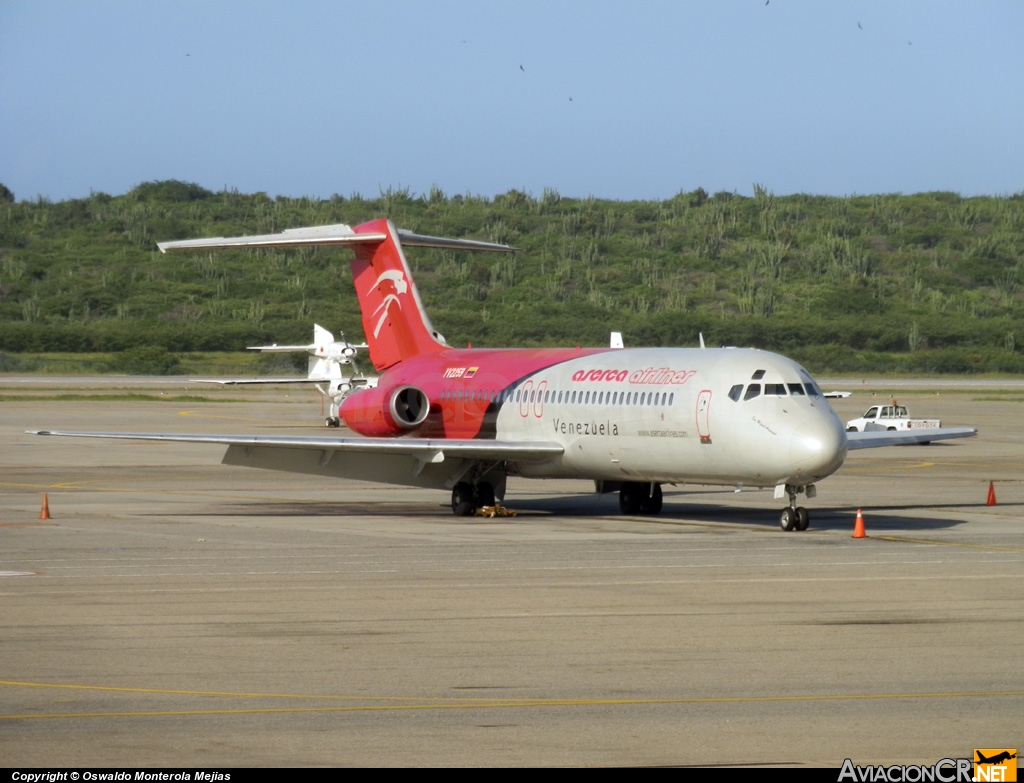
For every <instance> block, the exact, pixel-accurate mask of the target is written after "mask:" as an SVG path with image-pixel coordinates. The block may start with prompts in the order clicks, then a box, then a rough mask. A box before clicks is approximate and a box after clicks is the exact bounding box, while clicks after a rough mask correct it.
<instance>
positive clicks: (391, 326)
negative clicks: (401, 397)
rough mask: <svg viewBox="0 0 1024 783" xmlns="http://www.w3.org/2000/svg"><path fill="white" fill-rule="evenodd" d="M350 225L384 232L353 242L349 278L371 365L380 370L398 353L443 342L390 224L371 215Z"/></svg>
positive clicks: (401, 356) (361, 231) (364, 230)
mask: <svg viewBox="0 0 1024 783" xmlns="http://www.w3.org/2000/svg"><path fill="white" fill-rule="evenodd" d="M353 230H354V231H355V232H356V233H357V234H384V235H385V239H384V240H383V241H381V242H374V243H367V244H359V245H356V246H354V247H353V250H354V251H355V258H353V259H352V279H353V280H354V281H355V286H356V295H357V296H358V297H359V307H360V309H361V310H362V314H363V332H364V333H365V334H366V343H367V345H369V350H370V361H372V362H373V366H374V367H375V368H376V369H377V371H378V372H379V371H381V370H384V369H387V368H388V367H391V366H392V365H394V364H398V362H400V361H402V360H403V359H408V358H410V357H413V356H419V355H420V354H423V353H433V352H434V351H440V350H442V349H444V348H447V347H448V346H447V343H445V341H444V337H442V336H441V335H440V334H438V333H437V331H435V330H434V326H433V324H431V323H430V318H429V317H428V316H427V313H426V311H425V310H424V309H423V302H422V301H421V300H420V295H419V293H418V292H417V290H416V286H415V284H414V283H413V281H412V274H411V273H410V272H409V264H408V263H407V262H406V260H405V254H404V253H403V252H402V246H401V244H400V243H399V241H398V232H397V231H396V229H395V226H394V224H393V223H392V222H391V221H390V220H386V219H380V220H373V221H371V222H369V223H363V224H362V225H361V226H356V227H355V229H353Z"/></svg>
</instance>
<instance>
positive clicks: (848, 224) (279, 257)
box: [0, 181, 1024, 373]
mask: <svg viewBox="0 0 1024 783" xmlns="http://www.w3.org/2000/svg"><path fill="white" fill-rule="evenodd" d="M380 216H387V217H390V218H392V219H393V220H394V221H395V223H396V224H397V225H398V226H400V227H402V228H407V229H410V230H413V231H416V232H420V233H424V234H436V235H440V236H449V237H471V238H478V239H486V240H491V241H495V242H507V243H509V244H512V245H515V246H516V247H518V248H520V249H521V252H519V253H518V254H516V255H515V256H496V255H491V254H472V253H461V252H450V251H440V250H428V249H420V248H413V249H410V250H409V251H408V258H409V262H410V264H411V266H412V268H413V272H414V274H415V277H416V282H417V284H418V285H419V287H420V290H421V293H422V296H423V299H424V302H425V303H426V305H427V308H428V310H429V311H430V314H431V317H432V319H433V321H434V324H435V326H436V327H437V328H438V329H439V330H440V331H441V332H442V333H443V334H445V335H446V337H447V339H448V342H449V343H450V344H452V345H466V344H467V343H470V342H471V343H472V344H473V345H474V346H481V347H482V346H498V345H509V346H535V345H603V344H607V340H608V332H609V331H610V330H612V329H614V330H619V331H622V332H624V333H625V337H626V342H627V345H665V346H668V345H673V346H683V345H694V344H695V343H696V342H697V335H698V333H699V332H703V334H704V339H705V341H706V343H707V344H708V345H741V346H755V347H759V348H766V349H771V350H777V351H780V352H783V353H787V354H789V355H792V356H794V357H796V358H798V359H800V360H802V361H803V362H804V363H805V364H807V365H808V367H809V369H811V370H812V371H814V372H818V373H822V372H846V371H850V372H860V371H864V372H867V371H883V372H884V371H892V372H907V371H911V372H956V373H966V372H1021V371H1024V359H1022V354H1021V351H1020V349H1019V348H1018V345H1017V342H1018V339H1020V340H1021V342H1022V343H1024V308H1022V296H1021V282H1022V281H1024V195H1022V194H1015V195H1012V196H1005V197H977V198H962V197H960V196H959V195H957V194H955V193H945V192H939V193H922V194H916V195H910V196H904V195H878V196H851V197H846V198H836V197H828V196H809V195H802V194H798V195H791V196H776V195H774V194H773V193H771V192H770V191H769V190H768V189H766V188H764V187H762V186H759V185H755V187H754V196H753V197H752V198H748V197H743V196H740V195H737V194H734V193H728V192H722V193H716V194H714V195H709V194H707V193H705V192H704V191H703V190H700V189H698V190H696V191H694V192H690V193H679V194H678V195H676V196H675V197H673V198H671V199H668V200H667V201H660V202H659V201H632V202H620V201H606V200H601V199H597V198H593V197H588V198H568V197H562V196H560V195H559V194H558V193H557V192H556V191H554V190H551V189H545V191H544V192H543V193H542V194H541V195H540V196H539V197H535V196H533V195H531V194H527V193H522V192H519V191H516V190H511V191H509V192H507V193H503V194H501V195H499V196H495V197H494V198H487V197H483V196H475V195H448V194H446V193H444V192H443V191H442V190H441V189H440V188H437V187H434V188H432V189H431V191H430V193H428V194H423V195H414V194H411V193H409V192H408V191H407V190H389V191H387V192H385V193H382V194H380V196H379V197H378V198H372V199H371V198H364V197H362V196H359V195H353V196H351V197H342V196H340V195H335V196H334V197H332V198H330V199H325V200H318V199H310V198H285V197H277V198H271V197H270V196H268V195H267V194H265V193H255V194H251V195H245V194H241V193H238V192H237V191H228V190H224V191H221V192H219V193H214V192H211V191H209V190H206V189H204V188H202V187H200V186H198V185H194V184H189V183H183V182H177V181H167V182H148V183H144V184H141V185H139V186H138V187H136V188H134V189H133V190H131V191H130V192H128V193H126V194H124V195H121V196H110V195H107V194H104V193H94V194H92V195H91V196H90V197H89V198H84V199H75V200H69V201H62V202H57V203H51V202H49V201H47V200H46V199H36V200H35V201H16V200H15V198H14V195H13V194H11V193H10V191H9V190H7V188H4V187H3V186H2V185H0V351H6V352H14V353H19V354H24V353H28V352H58V351H59V352H120V351H127V350H129V349H136V352H135V353H134V354H132V355H130V356H133V357H134V359H136V360H137V359H138V358H139V356H140V354H139V353H138V350H137V349H140V348H142V347H145V346H150V347H153V346H155V347H159V348H163V349H165V350H166V351H169V352H171V353H180V352H187V351H238V350H241V349H242V348H244V347H245V346H246V345H254V344H259V343H266V342H275V341H276V342H306V341H308V340H309V339H310V336H311V334H312V325H313V322H314V321H315V322H317V323H320V324H322V325H323V326H325V327H327V328H328V329H332V330H334V331H335V332H338V331H342V330H343V331H344V332H345V334H346V335H347V336H349V337H350V338H353V339H357V338H358V339H361V337H362V331H361V326H360V318H359V310H358V306H357V303H356V299H355V295H354V293H353V290H352V285H351V273H350V270H349V265H348V258H349V254H348V251H345V250H336V249H323V248H304V249H298V250H287V251H275V250H258V251H215V252H209V251H207V252H202V253H194V254H180V253H179V254H169V255H163V254H161V253H159V252H158V251H157V249H156V244H155V243H156V242H157V241H162V240H170V239H186V238H192V237H204V236H233V235H238V234H260V233H269V232H275V231H281V230H283V229H286V228H292V227H297V226H310V225H318V224H326V223H349V224H352V225H355V224H358V223H360V222H363V221H366V220H370V219H373V218H375V217H380ZM150 358H151V359H153V364H154V365H156V364H159V363H161V362H162V363H165V364H166V365H167V366H168V367H171V368H173V366H174V364H175V362H174V360H173V357H170V358H168V357H166V356H164V355H162V354H157V353H154V354H152V355H151V357H150ZM169 371H173V370H169Z"/></svg>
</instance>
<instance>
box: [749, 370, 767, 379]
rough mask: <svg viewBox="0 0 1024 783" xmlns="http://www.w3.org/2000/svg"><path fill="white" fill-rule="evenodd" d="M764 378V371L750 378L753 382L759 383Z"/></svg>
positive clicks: (759, 371)
mask: <svg viewBox="0 0 1024 783" xmlns="http://www.w3.org/2000/svg"><path fill="white" fill-rule="evenodd" d="M763 377H764V370H758V371H757V372H755V373H754V374H753V375H751V376H750V380H752V381H759V380H761V379H762V378H763Z"/></svg>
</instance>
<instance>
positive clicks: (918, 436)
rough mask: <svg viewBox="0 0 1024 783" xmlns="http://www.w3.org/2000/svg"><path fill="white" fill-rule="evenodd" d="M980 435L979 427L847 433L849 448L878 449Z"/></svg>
mask: <svg viewBox="0 0 1024 783" xmlns="http://www.w3.org/2000/svg"><path fill="white" fill-rule="evenodd" d="M977 434H978V429H977V427H938V428H935V429H919V430H899V431H889V430H872V431H868V432H848V433H846V442H847V444H848V446H847V448H849V449H850V451H853V450H854V449H877V448H880V447H881V446H903V445H906V444H908V443H931V442H932V441H935V440H953V439H954V438H973V437H974V436H975V435H977Z"/></svg>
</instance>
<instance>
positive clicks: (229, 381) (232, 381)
mask: <svg viewBox="0 0 1024 783" xmlns="http://www.w3.org/2000/svg"><path fill="white" fill-rule="evenodd" d="M329 380H331V379H330V378H307V377H302V378H284V377H281V378H190V379H189V381H188V382H189V383H219V384H220V385H221V386H236V385H239V384H244V383H323V382H324V381H329Z"/></svg>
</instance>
